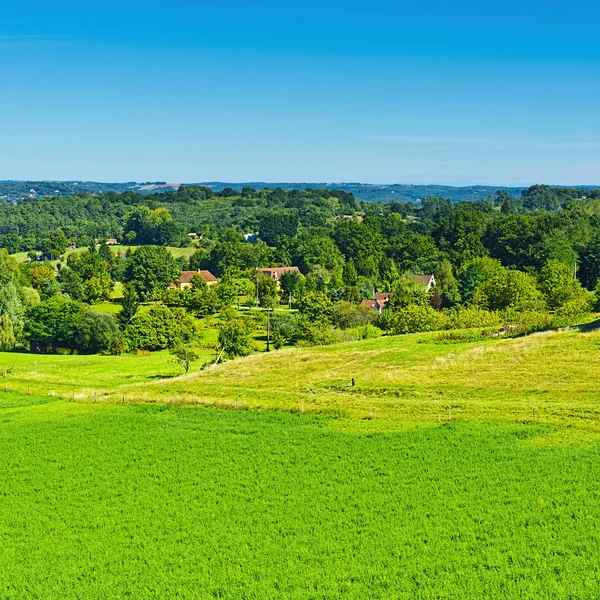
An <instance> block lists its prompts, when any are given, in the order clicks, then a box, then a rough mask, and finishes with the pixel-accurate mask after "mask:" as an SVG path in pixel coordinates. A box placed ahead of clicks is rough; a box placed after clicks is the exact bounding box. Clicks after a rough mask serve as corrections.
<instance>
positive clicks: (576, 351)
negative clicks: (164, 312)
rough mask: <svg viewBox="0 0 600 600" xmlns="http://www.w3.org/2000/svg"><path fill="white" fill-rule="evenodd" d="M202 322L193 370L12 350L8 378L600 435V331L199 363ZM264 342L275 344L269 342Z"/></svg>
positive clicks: (110, 393) (349, 347)
mask: <svg viewBox="0 0 600 600" xmlns="http://www.w3.org/2000/svg"><path fill="white" fill-rule="evenodd" d="M202 331H203V336H202V343H201V346H206V347H207V349H206V350H201V351H200V352H201V354H202V357H201V360H200V361H198V362H196V363H193V364H192V370H191V372H190V373H189V374H188V375H187V376H182V375H181V370H180V367H178V365H174V364H172V363H171V362H170V361H171V360H172V359H171V357H170V355H169V354H168V352H167V351H165V352H163V353H154V354H152V355H149V356H132V355H126V356H121V357H110V356H43V355H38V356H35V355H31V354H19V353H4V354H0V370H2V369H3V368H7V367H8V366H10V365H14V367H13V372H12V374H10V375H8V376H7V377H6V378H5V379H4V380H0V386H1V385H2V384H4V386H5V388H6V389H8V390H15V391H21V392H23V391H31V393H36V394H38V393H39V394H48V393H51V392H52V393H65V394H66V393H70V394H71V395H72V394H73V393H75V395H76V397H79V398H81V400H82V401H86V400H89V399H90V398H91V397H93V395H94V393H95V394H96V397H102V398H103V401H105V402H114V401H118V400H119V399H122V394H123V393H125V394H126V398H128V399H129V401H131V402H136V401H138V402H140V401H141V402H166V403H191V404H195V403H204V404H209V405H216V406H219V405H220V406H234V405H235V406H240V407H242V406H243V407H248V408H268V409H280V410H284V411H291V412H301V413H313V414H324V415H329V416H335V417H338V418H339V421H340V423H344V424H345V426H349V427H354V428H356V427H359V428H366V429H370V430H383V429H389V428H390V427H391V428H396V429H397V428H398V427H404V426H407V425H415V424H416V425H419V424H432V423H439V422H443V421H447V420H455V419H460V420H478V421H479V420H486V421H487V420H498V419H500V420H505V421H511V422H530V421H531V422H543V423H554V424H568V425H569V426H572V427H576V428H577V429H578V430H579V431H584V430H585V431H588V432H600V381H599V380H598V377H597V373H598V371H599V370H600V330H594V329H591V328H590V329H587V330H585V329H569V330H565V331H550V332H544V333H538V334H533V335H529V336H524V337H520V338H511V339H494V338H492V339H488V340H485V341H477V342H461V343H442V342H440V341H439V339H438V338H439V334H436V333H425V334H414V335H406V336H395V337H384V338H378V339H374V340H366V341H362V342H349V343H344V344H336V345H332V346H323V347H316V348H314V347H313V348H290V349H283V350H278V351H272V352H270V353H264V352H261V353H259V354H255V355H252V356H249V357H246V358H242V359H238V360H234V361H230V362H226V363H223V364H219V365H216V366H210V367H208V368H206V369H204V370H199V368H200V367H201V366H202V365H203V364H204V363H206V362H207V361H210V360H211V358H212V359H214V356H215V351H214V350H213V349H209V347H210V346H212V345H214V343H215V342H216V336H217V330H216V328H215V327H214V323H213V322H212V321H210V322H206V323H203V329H202ZM256 344H257V347H258V346H263V347H264V341H261V340H258V339H257V341H256ZM83 366H85V368H83ZM178 369H179V370H178ZM175 375H178V376H177V377H175V378H172V377H173V376H175ZM353 378H354V382H355V385H354V386H352V385H351V382H352V379H353Z"/></svg>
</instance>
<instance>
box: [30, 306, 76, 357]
mask: <svg viewBox="0 0 600 600" xmlns="http://www.w3.org/2000/svg"><path fill="white" fill-rule="evenodd" d="M85 312H86V309H85V306H84V305H83V304H81V303H79V302H75V301H73V300H69V299H68V298H64V297H63V296H54V297H53V298H50V299H49V300H45V301H43V302H40V303H39V304H38V305H37V306H34V307H33V308H31V309H29V311H28V312H27V319H26V321H25V328H24V334H25V337H26V339H27V340H29V343H30V345H31V347H32V349H34V348H35V349H37V350H39V351H42V352H48V351H53V350H56V349H57V348H71V349H72V348H75V347H76V342H75V340H76V336H77V327H78V325H79V322H80V321H81V319H82V318H83V316H84V314H85Z"/></svg>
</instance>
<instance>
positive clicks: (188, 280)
mask: <svg viewBox="0 0 600 600" xmlns="http://www.w3.org/2000/svg"><path fill="white" fill-rule="evenodd" d="M194 276H200V277H201V278H202V279H204V282H205V283H206V285H207V286H208V287H211V286H213V285H215V284H216V283H217V278H216V277H215V276H214V275H213V274H212V273H211V272H210V271H206V270H201V269H198V270H197V271H183V272H182V273H181V275H180V276H179V279H177V280H176V281H174V282H173V283H172V284H171V285H170V287H171V288H175V289H177V290H184V289H185V288H188V287H191V286H192V277H194Z"/></svg>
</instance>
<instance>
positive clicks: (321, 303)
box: [298, 292, 333, 322]
mask: <svg viewBox="0 0 600 600" xmlns="http://www.w3.org/2000/svg"><path fill="white" fill-rule="evenodd" d="M298 310H299V311H300V314H302V315H304V316H306V317H307V318H308V319H309V320H310V321H313V322H314V321H325V322H327V321H329V320H330V319H331V315H332V312H333V304H332V302H331V300H330V299H329V297H328V296H327V294H324V293H323V292H310V293H308V294H306V295H304V296H303V297H302V298H301V299H300V302H298Z"/></svg>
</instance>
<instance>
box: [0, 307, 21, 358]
mask: <svg viewBox="0 0 600 600" xmlns="http://www.w3.org/2000/svg"><path fill="white" fill-rule="evenodd" d="M16 343H17V338H16V337H15V332H14V329H13V324H12V321H11V320H10V319H9V318H8V317H7V316H6V315H0V352H7V351H8V350H12V349H13V348H14V347H15V345H16Z"/></svg>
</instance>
